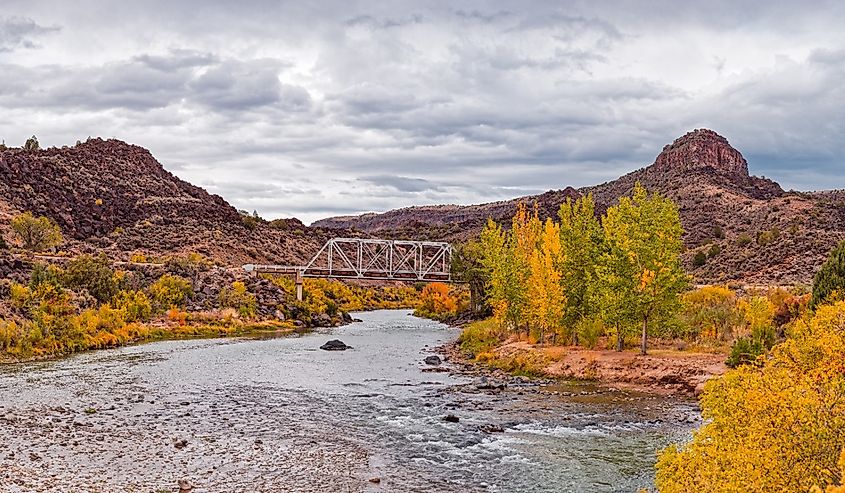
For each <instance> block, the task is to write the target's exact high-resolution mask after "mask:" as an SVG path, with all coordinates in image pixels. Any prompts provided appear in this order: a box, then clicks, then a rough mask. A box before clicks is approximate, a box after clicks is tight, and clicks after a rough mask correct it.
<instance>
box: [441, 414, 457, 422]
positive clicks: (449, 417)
mask: <svg viewBox="0 0 845 493" xmlns="http://www.w3.org/2000/svg"><path fill="white" fill-rule="evenodd" d="M460 420H461V418H459V417H457V416H455V415H454V414H447V415H446V416H443V421H446V422H448V423H457V422H459V421H460Z"/></svg>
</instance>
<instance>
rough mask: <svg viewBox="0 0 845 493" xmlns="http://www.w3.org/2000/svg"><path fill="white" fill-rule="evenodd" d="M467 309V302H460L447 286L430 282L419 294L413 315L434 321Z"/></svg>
mask: <svg viewBox="0 0 845 493" xmlns="http://www.w3.org/2000/svg"><path fill="white" fill-rule="evenodd" d="M466 307H468V300H461V299H460V298H459V296H458V295H457V294H456V293H455V292H453V290H452V288H450V287H449V285H448V284H446V283H442V282H432V283H429V284H427V285H426V286H425V287H424V288H423V290H422V292H421V293H420V298H419V305H418V306H417V309H416V311H415V312H414V314H415V315H417V316H420V317H426V318H433V319H436V320H443V319H446V318H449V317H453V316H455V315H456V314H457V313H458V312H459V311H460V310H461V309H462V308H466Z"/></svg>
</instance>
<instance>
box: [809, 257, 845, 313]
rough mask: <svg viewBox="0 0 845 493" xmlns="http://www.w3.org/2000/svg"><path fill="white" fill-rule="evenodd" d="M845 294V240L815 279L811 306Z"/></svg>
mask: <svg viewBox="0 0 845 493" xmlns="http://www.w3.org/2000/svg"><path fill="white" fill-rule="evenodd" d="M843 295H845V241H843V242H841V243H839V245H837V246H836V248H834V249H833V251H832V252H830V256H829V257H828V258H827V260H826V261H825V263H824V264H823V265H822V268H821V269H820V270H819V271H818V272H817V273H816V277H815V278H814V279H813V295H812V297H811V298H810V307H811V308H816V307H817V306H818V305H821V304H822V303H825V302H826V301H833V300H836V299H841V298H842V296H843Z"/></svg>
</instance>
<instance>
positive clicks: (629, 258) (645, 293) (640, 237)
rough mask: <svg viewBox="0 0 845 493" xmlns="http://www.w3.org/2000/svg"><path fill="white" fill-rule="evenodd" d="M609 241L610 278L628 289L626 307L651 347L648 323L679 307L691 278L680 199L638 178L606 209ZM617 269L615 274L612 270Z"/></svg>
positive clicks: (644, 348)
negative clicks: (684, 265) (685, 265)
mask: <svg viewBox="0 0 845 493" xmlns="http://www.w3.org/2000/svg"><path fill="white" fill-rule="evenodd" d="M603 227H604V233H605V241H606V242H607V244H608V253H607V257H608V258H606V259H605V260H606V263H607V265H608V267H612V268H611V269H607V268H605V278H606V281H607V282H610V284H611V286H607V287H606V288H605V291H607V290H608V289H610V288H612V287H613V284H617V285H618V286H617V287H619V288H621V289H623V290H624V291H626V292H627V294H625V295H616V296H617V297H620V296H621V297H622V298H627V299H625V300H624V301H625V302H626V303H630V305H629V308H628V309H627V310H625V311H626V312H628V314H629V315H631V316H634V317H635V318H636V319H637V320H638V321H639V323H640V324H641V327H642V335H641V344H640V346H641V351H642V353H643V354H646V352H647V350H648V333H649V323H650V322H652V321H654V320H660V319H666V318H668V317H669V316H671V315H672V314H673V313H674V312H676V311H677V310H678V309H679V308H680V299H679V295H680V293H681V292H682V291H683V290H684V289H686V287H687V285H688V279H687V276H686V274H684V272H683V269H681V262H680V254H681V249H682V247H683V243H682V241H681V235H682V234H683V228H681V220H680V215H679V214H678V208H677V206H675V204H674V203H673V202H672V201H671V200H668V199H665V198H663V197H661V196H660V195H659V194H656V193H653V194H649V193H648V192H647V191H646V190H645V188H643V187H642V185H640V184H639V183H637V184H636V185H635V187H634V192H633V195H632V197H622V198H620V199H619V204H618V205H616V206H613V207H611V208H610V209H608V211H607V215H606V216H605V219H604V223H603ZM608 270H612V271H613V272H612V274H611V273H608Z"/></svg>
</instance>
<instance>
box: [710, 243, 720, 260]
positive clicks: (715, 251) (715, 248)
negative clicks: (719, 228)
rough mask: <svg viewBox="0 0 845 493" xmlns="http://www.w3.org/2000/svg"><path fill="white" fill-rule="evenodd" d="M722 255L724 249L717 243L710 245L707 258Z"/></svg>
mask: <svg viewBox="0 0 845 493" xmlns="http://www.w3.org/2000/svg"><path fill="white" fill-rule="evenodd" d="M720 253H722V247H720V246H719V245H718V244H717V243H713V244H712V245H710V249H709V250H707V258H713V257H717V256H718V255H719V254H720Z"/></svg>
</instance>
